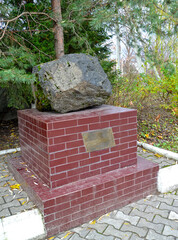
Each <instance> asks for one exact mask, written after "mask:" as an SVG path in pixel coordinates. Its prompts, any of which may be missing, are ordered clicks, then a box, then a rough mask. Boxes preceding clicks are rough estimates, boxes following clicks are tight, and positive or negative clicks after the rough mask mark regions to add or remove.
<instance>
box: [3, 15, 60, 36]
mask: <svg viewBox="0 0 178 240" xmlns="http://www.w3.org/2000/svg"><path fill="white" fill-rule="evenodd" d="M24 15H25V16H28V15H30V16H31V18H32V15H45V16H47V17H48V18H49V19H51V20H53V21H54V22H56V20H55V19H54V18H52V17H51V16H50V15H49V14H47V13H44V12H23V13H21V14H20V15H18V16H16V17H15V18H12V19H9V20H5V19H3V20H0V22H6V25H5V28H4V29H3V30H2V35H1V37H0V40H1V39H2V38H3V37H4V35H5V33H6V30H7V27H8V25H9V23H11V22H14V21H16V20H17V19H19V18H21V17H22V16H24Z"/></svg>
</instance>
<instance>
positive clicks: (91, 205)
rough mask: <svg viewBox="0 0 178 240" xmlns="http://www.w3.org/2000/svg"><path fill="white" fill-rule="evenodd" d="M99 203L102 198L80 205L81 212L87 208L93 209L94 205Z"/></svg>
mask: <svg viewBox="0 0 178 240" xmlns="http://www.w3.org/2000/svg"><path fill="white" fill-rule="evenodd" d="M100 203H102V198H97V199H94V200H92V201H88V202H85V203H82V204H81V210H83V209H88V208H89V207H93V206H94V205H96V204H100Z"/></svg>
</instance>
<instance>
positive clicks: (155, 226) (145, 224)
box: [137, 218, 164, 233]
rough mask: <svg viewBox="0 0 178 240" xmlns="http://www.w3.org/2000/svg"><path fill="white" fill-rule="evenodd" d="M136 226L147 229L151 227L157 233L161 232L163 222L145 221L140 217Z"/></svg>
mask: <svg viewBox="0 0 178 240" xmlns="http://www.w3.org/2000/svg"><path fill="white" fill-rule="evenodd" d="M137 227H144V228H148V229H150V228H151V229H153V230H155V231H156V232H157V233H161V232H162V230H163V228H164V225H163V224H154V223H152V222H148V221H146V220H145V219H144V218H141V219H140V221H139V223H138V225H137Z"/></svg>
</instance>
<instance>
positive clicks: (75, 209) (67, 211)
mask: <svg viewBox="0 0 178 240" xmlns="http://www.w3.org/2000/svg"><path fill="white" fill-rule="evenodd" d="M79 210H80V208H79V206H74V207H72V208H71V207H70V208H68V209H65V210H63V211H60V212H57V213H56V214H55V217H56V219H58V218H61V217H65V216H68V215H71V213H73V212H78V211H79Z"/></svg>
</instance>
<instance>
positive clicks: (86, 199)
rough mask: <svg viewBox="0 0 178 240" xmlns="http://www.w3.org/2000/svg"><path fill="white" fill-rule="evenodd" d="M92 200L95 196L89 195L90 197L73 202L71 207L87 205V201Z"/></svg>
mask: <svg viewBox="0 0 178 240" xmlns="http://www.w3.org/2000/svg"><path fill="white" fill-rule="evenodd" d="M92 199H93V194H89V195H86V196H83V197H80V198H78V199H75V200H71V206H76V205H79V204H82V203H85V202H87V201H90V200H92Z"/></svg>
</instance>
